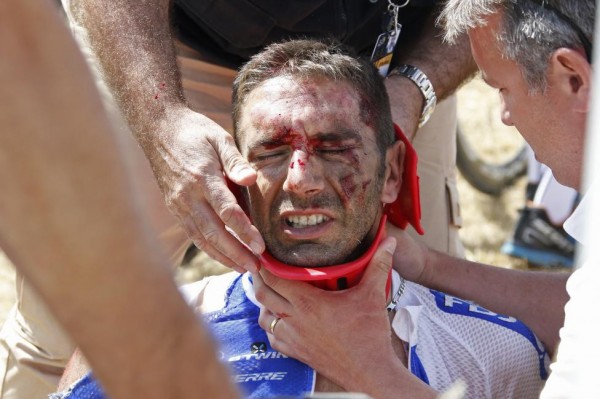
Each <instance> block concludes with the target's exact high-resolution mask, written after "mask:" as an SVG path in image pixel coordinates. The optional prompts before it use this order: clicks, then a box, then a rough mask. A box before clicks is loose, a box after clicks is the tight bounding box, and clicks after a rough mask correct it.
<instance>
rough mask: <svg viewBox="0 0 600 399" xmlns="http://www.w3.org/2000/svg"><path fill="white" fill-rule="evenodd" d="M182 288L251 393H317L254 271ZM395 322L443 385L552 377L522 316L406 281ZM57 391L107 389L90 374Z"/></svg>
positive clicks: (435, 383)
mask: <svg viewBox="0 0 600 399" xmlns="http://www.w3.org/2000/svg"><path fill="white" fill-rule="evenodd" d="M182 292H183V293H184V296H186V298H187V299H188V302H189V303H190V305H191V306H192V307H194V309H195V310H197V311H198V312H199V313H202V314H203V315H204V319H205V320H206V321H207V324H208V325H209V326H210V327H211V330H212V331H213V334H214V336H215V339H216V340H217V341H218V342H219V344H220V352H219V353H220V356H221V358H222V360H223V361H225V362H227V363H228V365H229V367H230V369H231V371H232V373H233V378H234V381H235V382H236V383H237V384H238V386H239V387H240V389H241V391H242V392H243V393H244V394H245V396H247V397H249V398H268V397H278V396H281V397H284V396H285V397H302V396H304V395H305V394H307V393H312V392H313V390H314V386H315V381H316V373H315V372H314V370H313V369H311V368H310V367H309V366H307V365H305V364H303V363H301V362H298V361H296V360H294V359H291V358H288V357H287V356H285V355H283V354H281V353H279V352H277V351H275V350H274V349H273V348H271V346H270V344H269V341H268V339H267V336H266V333H265V332H264V331H263V330H262V329H261V328H260V327H259V326H258V315H259V306H258V303H257V302H256V300H255V299H254V292H253V289H252V283H251V282H250V278H249V275H248V274H245V275H240V274H237V273H228V274H226V275H222V276H213V277H210V278H207V279H205V280H203V281H200V282H198V283H193V284H190V285H187V286H184V287H182ZM392 329H393V330H394V332H395V333H396V334H397V335H398V337H399V338H400V339H401V340H403V341H404V342H406V343H407V349H408V367H409V369H410V371H411V372H412V373H413V374H415V375H416V376H417V377H419V378H420V379H421V380H423V381H424V382H426V383H427V384H429V385H430V386H432V387H433V388H434V389H436V390H439V391H443V390H445V389H446V388H448V387H449V386H450V385H451V384H452V383H453V382H455V381H456V380H457V379H461V380H462V381H464V382H466V384H467V386H468V388H467V398H473V399H482V398H519V399H521V398H525V399H526V398H537V397H538V396H539V392H540V390H541V388H542V386H543V383H544V380H545V379H546V378H547V366H548V363H549V359H548V356H547V354H546V351H545V350H544V348H543V346H542V345H541V343H540V342H539V340H538V339H537V338H536V337H535V335H534V334H533V333H532V332H531V330H529V328H527V327H526V326H525V325H524V324H523V323H522V322H520V321H518V320H516V319H514V318H512V317H507V316H503V315H498V314H495V313H493V312H490V311H489V310H486V309H484V308H481V307H480V306H477V305H475V304H473V303H470V302H468V301H464V300H462V299H458V298H456V297H453V296H450V295H446V294H443V293H441V292H438V291H434V290H429V289H427V288H425V287H422V286H419V285H417V284H413V283H409V282H407V283H406V287H405V290H404V293H403V295H402V297H401V298H400V300H399V302H398V304H397V306H396V315H395V317H394V319H393V321H392ZM55 398H65V399H66V398H70V399H74V398H85V399H102V398H104V395H103V394H102V393H101V390H100V389H99V387H98V386H97V383H96V382H95V381H94V380H93V378H91V376H90V375H88V376H86V377H85V378H83V379H82V380H80V381H79V382H78V383H76V384H75V385H74V386H73V387H72V388H71V389H70V391H69V392H68V393H66V394H65V393H63V394H60V396H59V395H57V396H55Z"/></svg>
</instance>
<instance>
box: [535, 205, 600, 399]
mask: <svg viewBox="0 0 600 399" xmlns="http://www.w3.org/2000/svg"><path fill="white" fill-rule="evenodd" d="M593 204H594V201H593V200H592V199H591V193H588V194H587V195H586V196H585V197H584V198H583V199H582V201H581V203H580V204H579V206H578V207H577V209H575V211H574V212H573V214H572V215H571V217H570V218H569V219H568V220H567V221H566V222H565V224H564V228H565V230H566V231H567V232H568V233H569V234H570V235H571V236H572V237H573V238H574V239H576V240H577V241H578V242H579V243H580V244H582V245H584V246H586V247H588V248H587V249H588V250H595V251H598V248H595V249H593V245H594V244H596V245H597V243H592V242H586V237H589V236H588V235H587V234H584V226H585V222H586V218H588V217H589V215H590V214H589V212H587V209H589V208H588V207H590V206H593ZM596 206H598V204H596ZM594 227H595V230H596V232H597V231H598V229H597V226H594ZM580 249H581V247H580ZM584 252H585V251H584ZM578 263H580V264H581V265H582V266H581V267H580V268H578V269H577V270H576V271H575V272H573V274H572V275H571V277H569V280H568V281H567V292H568V293H569V296H570V299H569V302H568V303H567V305H566V306H565V324H564V327H563V328H562V329H561V330H560V340H561V342H560V345H559V347H558V352H557V358H556V362H554V363H553V364H552V365H551V366H550V369H551V370H552V372H551V374H550V377H549V379H548V381H547V382H546V386H545V387H544V390H543V391H542V394H541V398H542V399H559V398H560V399H567V398H577V399H587V398H600V364H599V362H600V342H599V340H600V267H598V265H597V264H593V263H595V262H591V259H590V258H587V259H585V260H584V262H578Z"/></svg>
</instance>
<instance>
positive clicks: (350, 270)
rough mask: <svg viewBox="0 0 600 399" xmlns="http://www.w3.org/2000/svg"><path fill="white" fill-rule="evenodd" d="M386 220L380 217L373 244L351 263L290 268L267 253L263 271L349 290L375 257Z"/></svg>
mask: <svg viewBox="0 0 600 399" xmlns="http://www.w3.org/2000/svg"><path fill="white" fill-rule="evenodd" d="M386 220H387V216H386V215H383V216H382V217H381V221H380V222H379V228H378V230H377V234H376V235H375V239H373V243H372V244H371V246H370V247H369V249H367V251H366V252H365V253H364V254H362V255H361V257H360V258H358V259H356V260H354V261H352V262H348V263H342V264H339V265H333V266H322V267H301V266H292V265H288V264H285V263H282V262H280V261H278V260H277V259H275V258H274V257H272V256H271V254H270V253H268V252H267V251H265V252H264V253H263V254H262V255H261V256H260V262H261V263H262V265H263V266H264V268H265V269H267V270H268V271H270V272H271V273H273V274H274V275H276V276H277V277H281V278H284V279H287V280H299V281H306V282H309V283H311V284H312V285H314V286H316V287H319V288H322V289H324V290H328V291H338V290H343V289H346V288H350V287H353V286H355V285H356V284H358V282H359V281H360V279H361V278H362V276H363V274H364V272H365V269H366V267H367V265H368V264H369V262H370V261H371V258H373V255H375V251H376V250H377V247H379V243H380V242H381V240H382V239H383V236H384V235H385V222H386ZM390 277H391V275H390ZM390 283H391V280H390V278H389V277H388V284H387V287H386V292H388V291H389V288H390V287H389V285H390Z"/></svg>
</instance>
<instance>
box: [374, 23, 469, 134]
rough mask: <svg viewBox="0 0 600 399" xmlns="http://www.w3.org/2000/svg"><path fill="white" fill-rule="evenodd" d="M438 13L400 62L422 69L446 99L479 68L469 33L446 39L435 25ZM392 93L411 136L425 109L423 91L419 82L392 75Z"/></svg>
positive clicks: (397, 114) (402, 123)
mask: <svg viewBox="0 0 600 399" xmlns="http://www.w3.org/2000/svg"><path fill="white" fill-rule="evenodd" d="M435 18H436V15H435V14H432V15H431V16H430V17H429V18H428V20H427V25H426V26H425V27H424V28H423V33H422V34H421V35H420V37H419V38H417V40H413V41H411V42H410V43H409V44H407V45H406V46H405V47H404V48H402V49H401V51H400V54H401V55H402V54H404V56H403V57H402V58H400V60H399V63H400V64H409V65H413V66H416V67H417V68H419V69H421V70H422V71H423V72H424V73H425V75H427V77H428V78H429V80H430V81H431V83H432V84H433V87H434V89H435V92H436V95H437V99H438V101H440V100H443V99H444V98H446V97H448V96H449V95H450V94H452V93H453V92H454V90H456V88H458V86H459V85H461V84H462V83H463V82H464V81H465V80H467V78H469V77H470V76H472V75H473V74H474V73H475V71H476V70H477V66H476V64H475V62H474V61H473V59H472V57H471V49H470V47H469V41H468V38H467V36H466V35H464V36H463V37H461V38H457V40H456V44H454V45H450V44H449V43H445V42H443V40H442V32H441V30H440V29H439V28H438V27H437V26H435ZM386 88H387V89H388V94H389V95H390V101H391V103H392V104H393V105H394V106H393V107H392V113H393V115H392V116H393V118H394V121H396V123H398V124H399V125H400V127H401V128H402V129H403V130H404V132H405V133H406V134H407V135H408V137H409V138H412V137H413V135H414V134H415V132H416V131H417V125H418V122H419V118H420V116H421V111H422V110H423V105H424V101H423V95H422V94H421V92H420V91H419V89H418V88H417V86H416V85H415V84H414V83H413V82H412V81H411V80H409V79H408V78H405V77H403V76H398V75H394V76H390V77H389V78H388V79H387V80H386Z"/></svg>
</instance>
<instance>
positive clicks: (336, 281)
mask: <svg viewBox="0 0 600 399" xmlns="http://www.w3.org/2000/svg"><path fill="white" fill-rule="evenodd" d="M394 128H395V131H396V139H397V140H401V141H402V142H403V143H404V146H405V154H404V165H403V166H404V168H403V172H402V187H401V188H400V192H399V193H398V198H397V199H396V201H394V202H393V203H391V204H388V205H386V207H385V209H384V212H385V213H384V215H383V216H382V217H381V221H380V223H379V228H378V230H377V234H376V235H375V239H374V240H373V243H372V244H371V246H370V247H369V249H368V250H367V251H366V252H365V253H364V254H363V255H362V256H361V257H360V258H358V259H356V260H354V261H352V262H348V263H343V264H340V265H334V266H324V267H317V268H309V267H300V266H292V265H287V264H285V263H282V262H280V261H278V260H276V259H275V258H273V257H272V256H271V255H270V254H269V253H268V252H267V251H265V252H264V253H263V254H262V255H261V256H260V260H261V263H262V265H263V266H264V267H265V268H266V269H267V270H268V271H270V272H271V273H273V274H274V275H276V276H278V277H281V278H285V279H288V280H299V281H306V282H309V283H311V284H312V285H315V286H317V287H319V288H323V289H325V290H330V291H337V290H342V289H346V288H350V287H353V286H354V285H356V284H358V282H359V281H360V279H361V278H362V275H363V274H364V271H365V269H366V267H367V265H368V264H369V262H370V261H371V259H372V258H373V255H375V251H376V250H377V247H378V246H379V243H380V242H381V240H382V239H383V237H384V236H385V223H386V221H387V219H388V218H389V220H390V222H392V223H393V224H394V225H395V226H398V227H400V228H401V229H405V228H406V227H407V226H408V224H410V225H412V226H413V228H414V229H415V230H416V231H417V232H418V233H419V234H424V231H423V228H422V227H421V202H420V198H419V177H418V176H417V153H416V151H415V149H414V148H413V146H412V144H411V143H410V141H409V140H408V138H407V137H406V136H405V135H404V133H403V132H402V130H401V129H400V127H398V125H394ZM230 188H231V191H232V192H233V193H234V194H235V195H236V197H237V199H238V203H239V204H244V199H243V197H242V195H241V193H240V191H239V187H238V186H235V185H233V184H230ZM390 287H391V272H390V275H389V276H388V282H387V284H386V292H389V289H390Z"/></svg>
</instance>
